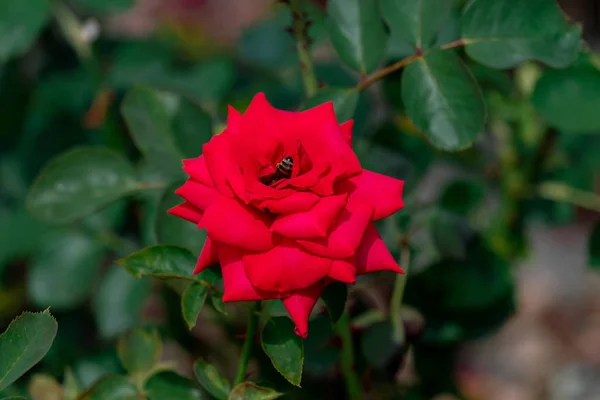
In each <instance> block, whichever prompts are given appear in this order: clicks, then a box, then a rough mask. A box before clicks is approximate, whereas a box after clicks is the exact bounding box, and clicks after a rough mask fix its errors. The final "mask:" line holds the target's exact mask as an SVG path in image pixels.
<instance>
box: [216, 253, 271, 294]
mask: <svg viewBox="0 0 600 400" xmlns="http://www.w3.org/2000/svg"><path fill="white" fill-rule="evenodd" d="M219 262H220V263H221V272H222V273H223V287H224V293H223V301H224V302H230V301H255V300H266V299H276V298H278V297H279V296H280V295H279V293H269V292H264V291H262V290H258V289H257V288H255V287H254V286H252V284H251V283H250V281H249V280H248V278H247V277H246V272H245V271H244V263H243V262H242V252H241V251H240V250H239V249H237V248H235V247H232V246H227V245H219Z"/></svg>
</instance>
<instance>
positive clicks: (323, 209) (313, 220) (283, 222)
mask: <svg viewBox="0 0 600 400" xmlns="http://www.w3.org/2000/svg"><path fill="white" fill-rule="evenodd" d="M345 205H346V195H341V196H330V197H324V198H322V199H320V200H319V202H318V203H317V204H315V205H314V206H313V207H312V208H311V209H310V210H308V211H305V212H299V213H295V214H287V215H280V216H278V217H277V218H275V221H273V224H272V225H271V230H272V231H274V232H277V233H279V234H281V235H283V236H287V237H289V238H294V239H312V238H317V237H324V236H325V235H327V231H328V230H329V228H330V227H331V224H332V223H333V221H334V220H335V218H336V217H337V215H338V214H339V213H340V211H341V210H342V208H344V206H345Z"/></svg>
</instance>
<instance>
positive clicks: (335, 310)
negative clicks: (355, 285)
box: [321, 282, 348, 324]
mask: <svg viewBox="0 0 600 400" xmlns="http://www.w3.org/2000/svg"><path fill="white" fill-rule="evenodd" d="M347 297H348V287H347V286H346V284H345V283H342V282H334V283H331V284H329V285H327V287H326V288H325V290H323V293H321V298H322V299H323V301H324V302H325V306H327V311H328V312H329V318H331V322H332V323H334V324H335V323H336V322H337V321H338V320H339V319H340V317H341V316H342V314H343V313H344V309H345V307H346V298H347Z"/></svg>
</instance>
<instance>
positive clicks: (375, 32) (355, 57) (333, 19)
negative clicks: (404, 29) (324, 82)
mask: <svg viewBox="0 0 600 400" xmlns="http://www.w3.org/2000/svg"><path fill="white" fill-rule="evenodd" d="M327 29H328V31H329V37H330V38H331V42H332V43H333V46H334V47H335V49H336V51H337V52H338V54H339V56H340V58H341V59H342V61H343V62H344V63H346V64H347V65H348V66H349V67H351V68H353V69H355V70H357V71H359V72H361V73H363V74H368V73H370V72H371V71H373V70H374V69H375V67H377V65H378V64H379V62H380V61H381V58H382V57H383V55H384V52H385V43H386V41H387V39H388V33H387V31H386V28H385V25H384V23H383V20H382V19H381V15H380V14H379V6H378V2H376V1H371V0H330V1H328V2H327Z"/></svg>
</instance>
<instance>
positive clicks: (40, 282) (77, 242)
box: [27, 232, 104, 310]
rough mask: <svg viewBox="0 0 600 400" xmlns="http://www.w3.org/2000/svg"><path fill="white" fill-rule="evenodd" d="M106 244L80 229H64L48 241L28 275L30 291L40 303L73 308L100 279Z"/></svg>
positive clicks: (36, 257) (40, 304) (36, 256)
mask: <svg viewBox="0 0 600 400" xmlns="http://www.w3.org/2000/svg"><path fill="white" fill-rule="evenodd" d="M103 253H104V248H103V246H101V245H100V243H98V242H97V241H96V240H94V239H92V238H90V237H89V236H87V235H84V234H82V233H78V232H64V233H62V234H60V235H56V236H54V237H53V238H52V239H51V240H47V241H45V242H44V244H43V245H42V247H41V248H40V249H39V252H38V253H37V254H36V255H35V257H34V259H33V262H32V264H31V269H30V271H29V275H28V278H27V279H28V282H27V284H28V293H29V297H30V298H31V300H32V301H33V302H34V303H35V304H36V305H38V306H40V307H48V306H52V308H53V309H59V310H64V309H69V308H73V307H75V306H77V305H79V304H81V302H82V301H84V300H85V299H86V298H87V296H89V294H90V291H91V289H92V286H93V284H94V282H95V281H96V279H97V276H98V274H97V272H98V267H99V266H100V262H101V261H102V258H103V256H104V254H103Z"/></svg>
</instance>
